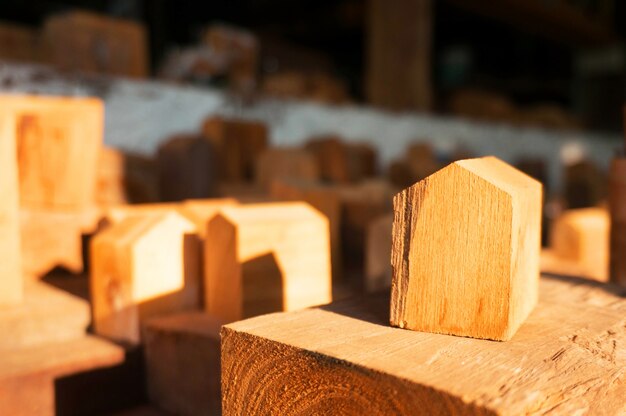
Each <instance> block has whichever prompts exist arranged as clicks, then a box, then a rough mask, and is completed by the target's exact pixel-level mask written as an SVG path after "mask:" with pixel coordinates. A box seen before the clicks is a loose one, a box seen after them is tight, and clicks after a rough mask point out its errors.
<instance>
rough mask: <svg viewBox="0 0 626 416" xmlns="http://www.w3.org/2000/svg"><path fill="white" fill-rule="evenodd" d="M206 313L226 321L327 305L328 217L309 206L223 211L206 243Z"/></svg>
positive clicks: (272, 205) (285, 204) (259, 206)
mask: <svg viewBox="0 0 626 416" xmlns="http://www.w3.org/2000/svg"><path fill="white" fill-rule="evenodd" d="M204 250H205V251H204V261H205V263H204V266H205V267H204V273H205V278H204V283H205V297H204V300H205V308H206V311H207V312H208V313H210V314H212V315H214V316H216V317H217V318H219V319H221V320H223V321H224V322H233V321H237V320H239V319H242V318H245V317H250V316H256V315H260V314H263V313H269V312H275V311H283V310H284V311H288V310H294V309H299V308H306V307H309V306H314V305H320V304H324V303H328V302H330V301H331V299H332V295H331V290H332V289H331V286H332V282H331V273H330V241H329V231H328V220H327V219H326V218H325V217H324V216H323V215H322V214H320V213H319V212H317V211H316V210H315V209H314V208H312V207H311V206H309V205H308V204H305V203H301V202H283V203H267V204H251V205H244V206H240V207H228V208H224V209H222V211H221V212H220V214H219V215H217V216H216V217H214V218H213V219H212V220H211V221H210V222H209V224H208V228H207V234H206V238H205V244H204Z"/></svg>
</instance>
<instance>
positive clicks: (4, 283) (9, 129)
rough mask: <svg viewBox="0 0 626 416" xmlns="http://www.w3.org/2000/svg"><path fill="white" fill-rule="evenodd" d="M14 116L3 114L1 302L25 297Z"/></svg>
mask: <svg viewBox="0 0 626 416" xmlns="http://www.w3.org/2000/svg"><path fill="white" fill-rule="evenodd" d="M17 181H18V179H17V154H16V152H15V131H14V123H13V119H12V118H11V117H10V116H8V115H3V116H0V195H2V197H1V198H0V250H1V253H2V257H0V306H5V305H15V304H18V303H20V301H21V300H22V294H23V293H22V292H23V285H22V259H21V252H20V228H19V227H20V223H19V214H18V207H19V189H18V183H17Z"/></svg>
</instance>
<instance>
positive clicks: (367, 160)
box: [306, 136, 377, 184]
mask: <svg viewBox="0 0 626 416" xmlns="http://www.w3.org/2000/svg"><path fill="white" fill-rule="evenodd" d="M306 149H307V150H308V151H309V152H311V153H312V154H314V155H315V158H316V160H317V164H318V169H319V172H320V177H321V179H323V180H325V181H328V182H332V183H344V184H345V183H352V182H358V181H360V180H362V179H365V178H368V177H372V176H374V175H375V174H376V168H377V166H376V165H377V161H376V150H375V149H374V148H373V147H372V146H370V145H368V144H366V143H345V142H343V141H342V140H341V139H340V138H339V137H337V136H322V137H315V138H312V139H311V140H309V142H308V143H307V144H306Z"/></svg>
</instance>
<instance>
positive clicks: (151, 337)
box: [144, 312, 222, 415]
mask: <svg viewBox="0 0 626 416" xmlns="http://www.w3.org/2000/svg"><path fill="white" fill-rule="evenodd" d="M220 326H221V324H220V322H219V321H217V320H216V319H215V318H213V317H211V316H210V315H208V314H205V313H200V312H195V313H181V314H175V315H169V316H164V317H161V318H154V319H151V320H150V321H149V322H148V323H147V324H146V326H145V330H144V333H145V351H146V353H145V354H146V367H147V381H148V396H149V397H150V401H151V402H153V403H155V404H157V405H158V406H159V407H160V408H162V409H164V410H167V411H169V412H172V413H173V414H176V415H219V414H221V410H222V406H221V396H220V334H219V332H220Z"/></svg>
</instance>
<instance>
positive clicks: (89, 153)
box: [0, 96, 104, 210]
mask: <svg viewBox="0 0 626 416" xmlns="http://www.w3.org/2000/svg"><path fill="white" fill-rule="evenodd" d="M0 106H2V109H3V111H4V112H5V113H6V114H10V115H11V116H12V117H14V123H15V124H14V126H13V128H14V129H15V134H16V135H17V155H18V171H19V183H20V205H21V206H22V207H25V208H35V209H58V210H80V209H84V208H86V207H88V206H90V205H91V204H93V202H94V198H95V196H94V191H95V186H96V169H97V168H96V165H97V162H98V154H99V151H100V146H101V144H102V134H103V128H104V126H103V123H104V110H103V105H102V101H100V100H99V99H96V98H61V97H39V96H0Z"/></svg>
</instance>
